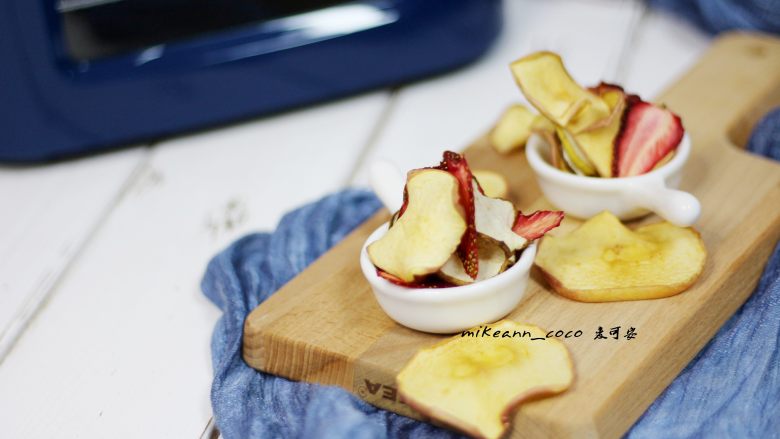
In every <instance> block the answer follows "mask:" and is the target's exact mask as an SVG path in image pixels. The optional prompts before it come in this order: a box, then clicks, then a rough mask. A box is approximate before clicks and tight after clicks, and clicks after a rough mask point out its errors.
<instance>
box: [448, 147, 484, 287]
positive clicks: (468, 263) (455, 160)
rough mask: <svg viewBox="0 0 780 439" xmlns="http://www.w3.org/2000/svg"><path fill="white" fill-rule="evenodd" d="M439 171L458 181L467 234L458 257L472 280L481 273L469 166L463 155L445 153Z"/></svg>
mask: <svg viewBox="0 0 780 439" xmlns="http://www.w3.org/2000/svg"><path fill="white" fill-rule="evenodd" d="M439 169H442V170H444V171H447V172H449V173H450V174H452V175H453V176H454V177H455V178H456V179H457V180H458V193H459V194H460V203H461V206H462V207H463V210H464V212H465V214H466V232H465V233H464V234H463V237H462V238H461V241H460V244H459V245H458V257H459V258H460V260H461V262H462V263H463V269H464V270H465V271H466V274H468V275H469V276H470V277H471V278H472V279H476V278H477V273H478V272H479V255H478V254H477V227H476V223H475V219H474V187H473V186H472V183H471V182H472V181H473V180H474V176H473V175H472V174H471V169H469V164H468V162H467V161H466V158H465V157H463V156H462V155H460V154H458V153H456V152H452V151H445V152H444V156H443V158H442V161H441V164H440V165H439Z"/></svg>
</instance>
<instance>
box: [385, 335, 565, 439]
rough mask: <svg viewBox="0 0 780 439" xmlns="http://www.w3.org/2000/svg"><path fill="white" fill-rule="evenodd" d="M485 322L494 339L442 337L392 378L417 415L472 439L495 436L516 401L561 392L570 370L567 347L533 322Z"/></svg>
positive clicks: (503, 428)
mask: <svg viewBox="0 0 780 439" xmlns="http://www.w3.org/2000/svg"><path fill="white" fill-rule="evenodd" d="M487 326H488V327H489V328H490V333H491V334H493V333H495V331H498V332H499V337H492V336H488V337H474V336H471V337H469V336H465V337H462V336H460V335H457V336H455V337H452V338H449V339H447V340H444V341H443V342H441V343H439V344H437V345H435V346H433V347H431V348H428V349H423V350H421V351H419V352H418V353H417V354H416V355H415V356H414V357H413V358H412V360H411V361H409V363H407V364H406V366H405V367H404V368H403V369H402V370H401V372H400V373H399V374H398V376H397V380H396V381H397V383H398V392H399V394H400V395H401V398H402V399H403V401H405V402H406V403H407V404H409V405H410V406H412V407H414V408H415V409H416V410H418V411H419V412H420V413H422V414H424V415H426V416H429V417H430V418H432V419H434V420H437V421H439V422H442V423H444V424H447V425H449V426H452V427H454V428H457V429H459V430H461V431H463V432H464V433H466V434H469V435H471V436H474V437H484V438H499V437H501V436H502V435H504V434H505V432H506V430H507V428H508V426H509V423H510V422H511V419H512V415H513V411H514V409H515V408H516V407H517V406H518V405H519V404H521V403H522V402H523V401H526V400H528V399H529V398H539V397H542V396H546V395H552V394H556V393H560V392H563V391H564V390H566V389H567V388H569V386H570V385H571V383H572V381H573V380H574V369H573V366H572V362H571V357H570V356H569V352H568V350H567V349H566V346H564V345H563V343H561V342H560V341H559V340H557V339H554V338H546V334H545V331H544V330H542V329H540V328H538V327H536V326H531V325H522V324H519V323H515V322H511V321H508V320H504V321H501V322H497V323H495V324H493V325H487ZM470 332H471V333H472V334H474V333H476V334H482V333H483V328H482V327H479V328H473V329H471V330H470ZM464 334H466V332H465V331H464ZM531 338H540V340H531Z"/></svg>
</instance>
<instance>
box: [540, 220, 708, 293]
mask: <svg viewBox="0 0 780 439" xmlns="http://www.w3.org/2000/svg"><path fill="white" fill-rule="evenodd" d="M706 257H707V251H706V249H705V248H704V243H703V242H702V240H701V237H700V236H699V234H698V233H697V232H696V231H695V230H693V229H691V228H682V227H677V226H674V225H672V224H670V223H667V222H662V223H657V224H652V225H647V226H642V227H639V228H638V229H636V230H635V231H632V230H630V229H628V228H627V227H625V226H624V225H623V224H621V222H620V220H618V219H617V217H615V216H614V215H613V214H611V213H609V212H602V213H600V214H598V215H596V216H594V217H593V218H591V219H589V220H588V221H586V222H585V223H583V224H582V225H581V226H580V227H579V228H578V229H576V230H574V231H573V232H571V233H570V234H568V235H566V236H563V237H552V236H548V237H546V238H545V239H544V240H542V243H541V245H540V246H539V252H538V253H537V255H536V265H537V266H538V267H539V268H540V269H541V271H542V273H543V274H544V277H545V278H546V279H547V281H548V282H549V284H550V285H551V286H552V287H553V289H555V291H556V292H558V293H559V294H561V295H562V296H565V297H568V298H570V299H573V300H578V301H581V302H610V301H622V300H642V299H657V298H661V297H668V296H673V295H675V294H678V293H681V292H682V291H685V290H686V289H688V288H689V287H690V286H691V285H692V284H693V283H694V282H695V281H696V279H697V278H698V277H699V275H700V274H701V272H702V270H703V269H704V262H705V260H706Z"/></svg>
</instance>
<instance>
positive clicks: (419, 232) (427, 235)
mask: <svg viewBox="0 0 780 439" xmlns="http://www.w3.org/2000/svg"><path fill="white" fill-rule="evenodd" d="M459 186H460V185H459V184H458V180H457V179H456V178H455V177H454V176H453V175H452V174H450V173H448V172H446V171H441V170H438V169H422V170H417V171H413V172H410V173H409V177H408V180H407V182H406V191H407V194H408V204H407V207H406V210H405V211H404V214H403V216H401V217H400V218H398V219H397V220H396V221H395V223H394V224H393V227H391V228H390V229H388V231H387V233H385V235H384V236H382V238H380V239H379V240H377V241H374V242H373V243H371V244H370V245H369V246H368V248H367V251H368V256H369V258H370V259H371V262H372V263H373V264H374V265H375V266H376V267H377V268H379V269H381V270H382V271H385V272H387V273H390V274H392V275H393V276H395V277H397V278H399V279H400V280H401V281H403V282H406V283H412V282H414V281H415V280H416V279H418V278H420V277H422V276H425V275H427V274H431V273H435V272H437V271H438V270H439V268H441V266H442V265H444V263H445V262H447V259H449V258H450V255H452V253H453V252H454V251H455V249H456V248H458V245H459V244H460V242H461V238H462V237H463V234H464V233H465V232H466V220H465V216H464V213H463V208H462V207H461V205H460V202H459V195H458V192H459Z"/></svg>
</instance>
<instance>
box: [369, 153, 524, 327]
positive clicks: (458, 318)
mask: <svg viewBox="0 0 780 439" xmlns="http://www.w3.org/2000/svg"><path fill="white" fill-rule="evenodd" d="M370 175H371V186H372V187H373V189H374V192H376V194H377V196H378V197H379V199H380V200H382V203H383V204H384V205H385V207H387V209H388V210H389V211H390V212H395V211H396V210H398V209H399V208H400V207H401V204H402V201H403V200H402V194H403V187H404V178H403V174H402V173H401V172H400V171H399V170H398V168H396V167H395V166H394V165H393V164H391V163H389V162H387V161H378V162H375V163H373V164H372V166H371V170H370ZM387 230H388V223H385V224H382V225H381V226H380V227H379V228H377V229H376V230H374V232H373V233H371V235H370V236H369V237H368V239H366V242H365V244H363V248H362V249H361V251H360V268H361V270H362V271H363V276H365V278H366V280H368V283H369V285H371V289H372V290H373V292H374V296H375V297H376V300H377V302H379V306H380V307H381V308H382V309H383V310H384V311H385V313H387V315H388V316H390V318H391V319H393V320H395V321H396V322H398V323H400V324H401V325H403V326H406V327H409V328H412V329H416V330H418V331H423V332H431V333H436V334H453V333H456V332H460V331H463V330H465V329H469V328H473V327H475V326H477V325H480V324H486V323H493V322H495V321H497V320H500V319H501V318H502V317H505V316H506V315H507V314H509V313H510V312H512V310H513V309H515V307H516V306H517V305H518V304H519V303H520V301H521V300H522V299H523V297H524V296H525V290H526V287H527V286H528V278H529V273H530V271H531V266H532V265H533V262H534V258H535V257H536V243H535V242H532V243H531V244H530V245H529V246H528V247H527V248H525V249H524V250H523V251H522V253H521V254H520V256H519V258H518V259H517V262H515V264H514V265H512V266H511V267H509V268H508V269H507V270H506V271H504V272H503V273H500V274H498V275H496V276H494V277H492V278H490V279H485V280H480V281H478V282H474V283H472V284H469V285H462V286H455V287H448V288H410V287H404V286H401V285H396V284H394V283H392V282H390V281H388V280H386V279H384V278H382V277H380V276H379V275H378V274H377V270H376V267H375V266H374V264H373V263H372V262H371V260H370V259H369V257H368V251H367V250H366V249H367V247H368V245H369V244H371V243H372V242H374V241H376V240H378V239H379V238H381V237H382V236H384V234H385V233H387Z"/></svg>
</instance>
